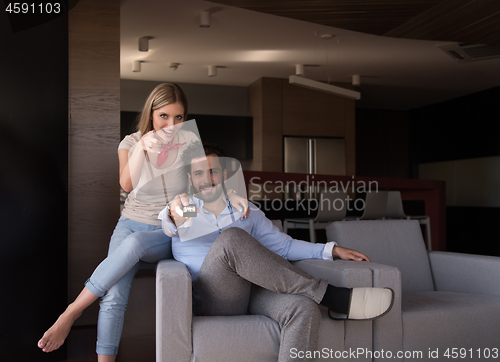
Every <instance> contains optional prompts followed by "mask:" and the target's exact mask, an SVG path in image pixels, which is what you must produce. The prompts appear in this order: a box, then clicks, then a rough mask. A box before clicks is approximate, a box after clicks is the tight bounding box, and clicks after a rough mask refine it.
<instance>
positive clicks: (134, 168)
mask: <svg viewBox="0 0 500 362" xmlns="http://www.w3.org/2000/svg"><path fill="white" fill-rule="evenodd" d="M153 133H154V132H152V131H151V132H148V133H146V134H145V135H144V136H142V137H141V139H140V141H139V142H137V144H136V145H135V149H134V152H133V153H132V155H131V156H130V157H129V150H128V149H121V150H118V160H119V163H120V186H121V187H122V188H123V189H124V190H125V191H126V192H130V191H132V190H133V189H134V187H135V185H137V183H138V182H139V178H140V176H141V170H142V166H143V165H144V162H145V159H146V155H145V152H144V150H145V149H146V150H148V151H150V152H156V151H157V150H159V148H160V146H159V141H158V140H157V139H155V138H154V136H153Z"/></svg>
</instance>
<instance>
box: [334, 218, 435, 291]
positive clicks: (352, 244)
mask: <svg viewBox="0 0 500 362" xmlns="http://www.w3.org/2000/svg"><path fill="white" fill-rule="evenodd" d="M326 236H327V239H328V240H333V241H336V242H337V243H339V245H340V246H344V247H347V248H351V249H355V250H358V251H360V252H362V253H363V254H366V255H367V256H368V257H369V258H370V260H371V261H372V262H375V263H379V264H385V265H391V266H394V267H396V268H398V269H399V270H400V271H401V280H402V290H403V293H405V292H421V291H432V290H434V284H433V281H432V274H431V269H430V265H429V258H428V256H427V251H426V249H425V244H424V240H423V238H422V232H421V230H420V224H419V222H418V221H416V220H362V221H337V222H333V223H331V224H330V225H329V226H327V228H326Z"/></svg>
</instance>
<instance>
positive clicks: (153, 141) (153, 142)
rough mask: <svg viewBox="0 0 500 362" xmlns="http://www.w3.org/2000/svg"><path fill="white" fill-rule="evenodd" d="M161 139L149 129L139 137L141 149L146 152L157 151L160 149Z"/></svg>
mask: <svg viewBox="0 0 500 362" xmlns="http://www.w3.org/2000/svg"><path fill="white" fill-rule="evenodd" d="M161 142H162V140H161V139H160V138H158V136H157V135H156V132H155V131H154V130H153V131H149V132H148V133H146V134H145V135H144V136H142V137H141V145H142V149H143V150H146V151H148V152H152V153H157V152H159V151H160V149H161Z"/></svg>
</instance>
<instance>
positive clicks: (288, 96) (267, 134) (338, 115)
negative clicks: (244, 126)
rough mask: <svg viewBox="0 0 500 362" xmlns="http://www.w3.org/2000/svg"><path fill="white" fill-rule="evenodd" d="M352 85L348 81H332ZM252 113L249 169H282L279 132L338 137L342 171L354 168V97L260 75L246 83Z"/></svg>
mask: <svg viewBox="0 0 500 362" xmlns="http://www.w3.org/2000/svg"><path fill="white" fill-rule="evenodd" d="M336 85H339V86H342V87H346V88H350V89H352V86H351V85H349V84H336ZM248 94H249V107H250V111H249V113H250V115H251V116H253V131H254V134H253V137H254V139H253V146H254V154H253V159H252V161H251V162H250V163H249V168H248V169H249V170H252V171H273V172H282V171H283V136H308V137H342V138H345V140H346V172H347V175H354V174H355V169H356V152H355V147H356V124H355V114H354V113H355V101H354V100H352V99H348V98H344V97H339V96H335V95H332V94H328V93H324V92H319V91H315V90H311V89H307V88H303V87H298V86H295V85H290V84H289V83H288V80H286V79H277V78H261V79H259V80H258V81H256V82H254V83H253V84H252V85H250V87H249V91H248Z"/></svg>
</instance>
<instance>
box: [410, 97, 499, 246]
mask: <svg viewBox="0 0 500 362" xmlns="http://www.w3.org/2000/svg"><path fill="white" fill-rule="evenodd" d="M499 101H500V87H496V88H492V89H489V90H486V91H483V92H479V93H475V94H471V95H468V96H464V97H460V98H456V99H452V100H449V101H447V102H442V103H437V104H434V105H431V106H428V107H423V108H419V109H414V110H411V111H410V114H409V119H410V121H409V129H410V133H409V134H410V168H411V175H412V176H413V177H418V164H420V163H427V162H439V161H450V160H460V159H466V158H476V157H488V156H498V155H500V107H499ZM499 215H500V208H494V207H459V206H448V207H447V208H446V233H447V240H446V245H447V249H448V250H449V251H455V252H463V253H474V254H482V255H495V256H498V255H500V254H499V253H500V249H499V245H500V226H499V224H498V220H499V219H498V216H499Z"/></svg>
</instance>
